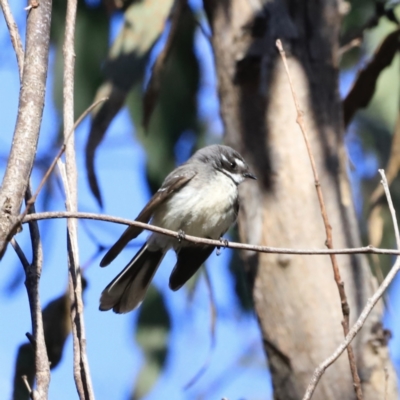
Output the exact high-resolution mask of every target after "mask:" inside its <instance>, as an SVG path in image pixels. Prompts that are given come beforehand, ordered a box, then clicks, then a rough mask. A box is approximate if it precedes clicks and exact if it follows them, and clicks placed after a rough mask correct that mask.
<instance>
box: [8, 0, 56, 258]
mask: <svg viewBox="0 0 400 400" xmlns="http://www.w3.org/2000/svg"><path fill="white" fill-rule="evenodd" d="M50 21H51V0H41V1H40V6H38V7H36V8H32V9H30V11H29V12H28V21H27V28H26V49H25V59H24V71H23V76H22V83H21V91H20V95H19V107H18V117H17V123H16V126H15V131H14V138H13V143H12V148H11V153H10V157H9V158H8V162H7V168H6V173H5V175H4V179H3V182H2V186H1V189H0V259H1V258H2V256H3V254H4V252H5V249H6V247H7V243H8V241H9V239H10V237H9V236H10V230H11V228H12V227H13V226H14V224H15V221H16V216H17V215H18V214H19V211H20V208H21V204H22V200H23V198H24V195H25V192H26V188H27V186H28V182H29V177H30V175H31V171H32V166H33V161H34V159H35V155H36V148H37V143H38V139H39V130H40V124H41V122H42V114H43V107H44V95H45V91H46V77H47V64H48V53H49V43H50Z"/></svg>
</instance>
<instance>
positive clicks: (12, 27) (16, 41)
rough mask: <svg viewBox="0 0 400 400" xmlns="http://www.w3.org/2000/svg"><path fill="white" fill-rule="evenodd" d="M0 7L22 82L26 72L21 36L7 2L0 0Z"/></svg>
mask: <svg viewBox="0 0 400 400" xmlns="http://www.w3.org/2000/svg"><path fill="white" fill-rule="evenodd" d="M0 6H1V9H2V10H3V15H4V19H5V20H6V24H7V28H8V30H9V32H10V38H11V43H12V45H13V47H14V51H15V55H16V56H17V63H18V70H19V80H20V82H22V73H23V70H24V48H23V47H22V42H21V37H20V36H19V32H18V27H17V24H16V22H15V19H14V17H13V15H12V13H11V10H10V6H9V4H8V1H7V0H0Z"/></svg>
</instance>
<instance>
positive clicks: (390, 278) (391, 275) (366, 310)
mask: <svg viewBox="0 0 400 400" xmlns="http://www.w3.org/2000/svg"><path fill="white" fill-rule="evenodd" d="M379 173H380V174H381V176H382V181H381V182H382V185H383V188H384V190H385V194H386V197H387V201H388V204H389V209H390V212H391V215H392V220H393V225H394V229H395V231H396V238H397V237H398V235H399V232H398V230H399V229H398V226H397V218H396V212H395V210H394V207H393V203H392V198H391V196H390V191H389V187H388V184H387V180H386V176H385V172H384V171H383V170H379ZM398 250H400V248H398ZM399 270H400V257H397V259H396V262H395V263H394V265H393V267H392V269H391V270H390V271H389V273H388V274H387V275H386V278H385V279H384V280H383V282H382V283H381V284H380V286H379V288H378V290H377V291H376V292H375V293H374V294H373V296H372V297H370V298H369V299H368V301H367V304H366V306H365V307H364V309H363V311H362V312H361V314H360V316H359V317H358V319H357V322H356V323H355V324H354V325H353V327H352V328H351V329H350V331H349V333H348V334H347V335H346V338H345V340H344V341H343V342H342V343H341V344H340V346H339V347H338V348H337V349H336V350H335V352H334V353H333V354H332V355H331V356H330V357H329V358H327V359H326V360H325V361H324V362H322V363H321V364H320V365H319V366H318V368H317V369H316V370H315V371H314V375H313V377H312V379H311V381H310V383H309V385H308V387H307V390H306V393H305V394H304V397H303V400H309V399H311V396H312V395H313V393H314V390H315V388H316V387H317V384H318V382H319V380H320V379H321V377H322V375H323V374H324V372H325V371H326V369H327V368H328V367H329V366H330V365H332V364H333V363H334V362H335V361H336V360H337V359H338V358H339V357H340V355H341V354H342V353H343V351H344V350H345V349H346V347H347V346H348V345H349V344H350V343H351V341H352V340H353V339H354V338H355V336H356V335H357V333H358V332H359V331H360V330H361V328H362V327H363V325H364V323H365V320H366V319H367V317H368V315H369V314H370V313H371V311H372V309H373V308H374V306H375V304H376V303H377V302H378V301H379V299H380V298H381V297H382V296H383V294H384V292H385V290H386V289H387V288H388V287H389V285H390V284H391V283H392V281H393V279H394V278H395V276H396V274H397V272H399Z"/></svg>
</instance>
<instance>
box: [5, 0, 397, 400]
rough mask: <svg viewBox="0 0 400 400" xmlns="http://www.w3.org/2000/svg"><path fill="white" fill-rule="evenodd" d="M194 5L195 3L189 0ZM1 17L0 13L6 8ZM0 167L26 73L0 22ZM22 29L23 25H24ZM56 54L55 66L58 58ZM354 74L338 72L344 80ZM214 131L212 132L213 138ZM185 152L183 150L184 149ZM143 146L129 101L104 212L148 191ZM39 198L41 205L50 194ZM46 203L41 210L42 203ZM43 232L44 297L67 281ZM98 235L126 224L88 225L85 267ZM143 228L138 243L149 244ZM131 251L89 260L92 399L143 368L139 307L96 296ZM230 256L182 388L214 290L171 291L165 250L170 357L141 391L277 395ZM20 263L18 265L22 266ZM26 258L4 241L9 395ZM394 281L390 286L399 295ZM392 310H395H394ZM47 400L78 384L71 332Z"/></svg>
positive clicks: (352, 142) (360, 159) (57, 224)
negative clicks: (119, 308) (237, 290)
mask: <svg viewBox="0 0 400 400" xmlns="http://www.w3.org/2000/svg"><path fill="white" fill-rule="evenodd" d="M192 4H193V6H194V7H195V8H197V9H199V2H198V1H193V2H192ZM11 6H12V9H13V12H14V15H15V17H16V19H17V23H18V26H19V27H20V29H24V24H25V12H24V11H23V7H24V6H25V2H24V1H22V0H15V1H12V2H11ZM0 18H1V17H0ZM0 21H1V22H0V44H1V48H2V50H3V51H2V52H1V53H0V82H1V86H0V113H1V128H0V157H1V158H0V159H1V161H2V163H0V171H1V175H2V173H3V171H4V160H5V159H6V157H7V154H8V152H9V148H10V145H11V140H12V134H13V131H14V126H15V117H16V112H17V106H18V91H19V79H18V73H17V64H16V59H15V56H14V53H13V50H12V48H11V45H10V41H9V36H8V32H7V30H6V27H5V24H4V23H3V20H2V19H0ZM120 23H121V20H120V19H118V18H116V19H115V20H114V21H113V24H112V34H111V36H114V35H115V33H116V32H117V31H118V28H119V24H120ZM21 35H22V36H24V32H23V31H21ZM196 46H197V54H198V56H199V58H200V59H201V71H202V87H201V90H200V92H199V113H200V116H201V117H202V118H203V119H204V120H205V121H206V122H207V123H208V126H209V130H210V132H211V133H212V135H213V136H214V139H215V138H218V137H220V135H221V134H222V124H221V121H220V119H219V114H218V101H217V95H216V90H215V83H216V81H215V73H214V69H213V60H212V52H211V50H210V47H209V43H208V41H207V40H206V39H205V37H204V35H203V34H202V33H201V32H200V31H199V32H198V33H197V35H196ZM53 58H54V57H53V55H51V61H50V63H51V64H52V63H53V61H54V60H53ZM51 71H52V65H51V66H50V75H49V86H48V90H47V94H46V107H45V112H44V118H43V125H42V130H41V137H40V143H39V152H38V154H39V156H41V155H46V156H48V157H53V156H55V154H56V152H57V150H56V149H53V148H51V147H50V146H49V143H51V142H52V141H51V138H52V137H54V135H55V129H57V127H58V123H59V120H58V118H59V115H58V112H57V110H56V109H55V107H54V104H53V103H52V79H53V75H52V73H51ZM350 79H351V74H350V77H349V76H347V75H346V76H343V79H342V85H343V87H346V82H348V81H349V80H350ZM88 129H89V120H86V121H84V123H83V124H82V125H81V126H80V127H79V129H78V130H77V132H76V150H77V162H78V168H79V187H78V190H79V209H80V211H91V212H98V208H97V205H96V203H95V201H94V200H93V198H92V196H91V194H90V193H89V188H88V185H87V182H86V176H85V172H84V171H85V169H84V159H83V154H84V146H85V143H86V138H87V134H88ZM348 138H349V139H348V144H349V151H350V154H351V155H352V160H353V162H356V164H357V174H354V175H353V183H354V187H355V188H356V192H355V197H356V198H357V199H359V195H357V188H359V186H358V184H357V183H359V182H360V178H361V177H364V176H366V175H368V176H369V175H370V174H371V173H374V172H373V171H374V170H375V171H376V168H377V164H376V160H374V159H373V158H371V155H369V154H368V155H366V154H365V152H364V151H363V149H362V148H361V147H360V146H361V145H360V142H359V141H358V139H357V137H354V136H348ZM214 139H213V140H214ZM186 150H187V149H186ZM186 150H185V148H184V146H182V147H179V150H178V154H177V158H178V159H180V161H183V159H184V158H185V156H187V151H186ZM145 161H146V154H145V153H144V151H143V149H142V148H141V146H140V144H139V143H138V141H137V140H136V138H135V135H134V128H133V126H132V124H131V121H130V117H129V115H128V111H127V110H126V109H123V110H122V111H121V112H120V113H119V114H118V116H117V118H116V119H115V120H114V121H113V123H112V125H111V127H110V129H109V131H108V132H107V136H106V138H105V140H104V141H103V143H102V144H101V146H100V148H99V151H98V156H97V158H96V168H97V171H98V177H99V180H100V187H101V190H102V194H103V201H104V205H105V209H104V213H105V214H110V215H117V216H121V217H126V218H134V217H135V216H136V215H137V213H138V212H139V211H140V209H141V208H142V207H143V205H144V204H145V203H146V201H147V199H148V197H149V190H148V187H147V184H146V181H145V174H144V166H145ZM38 181H39V174H38V173H37V172H35V173H34V175H33V186H34V188H35V187H37V184H38ZM63 202H64V198H63V194H62V192H61V190H55V191H54V196H53V197H52V198H51V200H50V202H49V204H48V209H49V210H62V209H63V207H64V203H63ZM38 204H39V205H40V204H43V196H42V197H41V198H40V199H39V202H38ZM39 209H40V208H39ZM40 226H41V229H42V232H43V241H44V270H43V274H42V280H41V300H42V304H43V305H46V304H47V303H48V302H49V301H51V300H53V299H54V298H55V297H57V296H60V295H61V294H62V293H63V292H64V291H65V288H66V285H67V262H66V260H67V258H66V231H65V221H61V220H57V221H45V222H41V223H40ZM88 230H89V231H90V232H91V233H92V234H94V235H95V236H96V237H97V238H98V240H99V242H100V243H102V244H104V245H106V246H108V245H111V244H112V243H113V241H114V240H115V239H116V238H117V237H118V235H119V234H120V232H121V231H122V230H123V227H121V226H116V225H115V226H114V225H112V224H107V223H100V222H92V221H90V222H85V225H84V226H83V225H82V224H81V225H80V228H79V249H80V260H81V264H82V265H86V264H87V261H88V260H90V259H91V258H92V256H93V254H94V253H95V252H96V249H97V247H96V245H95V244H94V243H93V241H92V240H91V238H90V237H89V235H88ZM144 237H145V236H141V237H140V238H139V239H138V240H137V241H138V242H142V240H143V238H144ZM17 239H18V241H19V243H20V245H21V246H22V247H23V249H24V250H25V251H26V252H27V253H28V254H29V247H30V246H29V238H28V235H27V232H26V230H25V231H24V232H22V233H21V234H19V235H18V237H17ZM134 251H135V248H134V247H132V248H130V249H129V250H126V251H124V252H123V253H122V254H121V255H120V256H119V257H118V259H117V260H116V261H115V262H114V263H113V264H112V265H111V266H110V267H108V268H104V269H101V268H99V267H98V263H99V260H100V257H98V258H97V259H95V260H93V262H92V263H90V264H89V265H88V266H87V268H86V269H85V275H86V277H87V279H88V281H89V288H88V290H87V291H86V293H85V323H86V334H87V343H88V345H87V346H88V357H89V363H90V369H91V375H92V379H93V384H94V390H95V395H96V398H97V399H99V400H102V399H110V398H112V399H117V400H118V399H126V398H128V396H129V393H130V392H131V389H132V387H133V386H134V382H135V379H136V377H137V374H138V372H139V370H140V368H141V366H142V364H143V362H144V357H143V354H142V351H141V349H140V347H139V346H138V345H137V344H136V343H135V342H134V339H133V338H134V335H133V327H134V326H135V323H136V319H137V312H133V313H130V314H127V315H116V314H114V313H112V312H107V313H102V312H100V311H98V299H99V295H100V293H101V291H102V289H103V288H104V287H105V286H106V284H107V283H108V282H109V281H110V280H111V279H112V278H113V277H114V276H115V275H116V273H117V272H118V271H119V270H120V269H121V268H122V267H123V266H124V265H125V263H126V262H127V261H129V260H130V259H131V257H132V253H133V252H134ZM230 255H231V253H230V251H229V250H224V251H223V252H222V254H221V255H220V256H217V255H216V254H213V255H212V256H211V258H210V260H209V262H208V263H207V266H208V270H209V273H210V276H211V280H212V285H213V289H214V293H215V296H216V305H217V310H218V314H219V317H218V321H217V331H216V335H217V336H216V348H215V350H214V351H213V353H212V358H211V362H210V365H209V368H208V369H207V371H206V373H205V374H204V375H203V376H202V377H201V378H200V379H199V381H198V382H197V383H196V384H195V385H194V386H193V387H192V388H191V389H189V390H187V391H184V390H183V387H184V385H185V384H186V383H187V382H188V381H190V380H191V378H193V376H194V375H195V374H196V373H197V372H198V370H199V369H200V368H201V367H202V366H203V363H204V362H205V360H206V358H207V355H208V351H209V346H210V340H211V338H210V327H209V326H210V306H209V295H208V289H207V287H206V285H205V282H204V279H203V278H201V281H200V284H199V286H198V288H197V289H196V292H195V295H194V297H193V300H192V302H191V303H188V301H187V291H186V289H185V288H183V289H182V290H180V291H178V292H176V293H173V292H171V291H170V290H169V289H168V285H167V281H168V276H169V273H170V271H171V269H172V267H173V264H174V255H173V254H169V255H168V256H167V257H166V259H165V260H164V262H163V265H162V267H161V268H160V270H159V272H158V273H157V275H156V277H155V279H154V284H155V285H156V286H157V288H158V289H159V290H160V291H161V293H162V294H163V296H164V299H165V302H166V306H167V308H168V310H169V311H170V313H171V318H172V331H171V335H170V338H169V345H170V349H169V351H170V354H169V357H168V360H167V366H166V369H165V371H164V373H163V374H162V375H161V376H160V378H159V380H158V382H157V383H156V385H155V387H154V389H153V391H152V392H151V393H150V394H149V395H148V396H147V397H146V399H148V400H151V399H159V398H164V397H165V393H166V392H167V393H169V398H173V399H176V400H180V399H182V400H183V399H193V398H202V399H217V398H222V397H227V398H229V399H230V400H232V399H240V398H248V399H253V400H257V399H264V400H265V399H269V398H271V385H270V376H269V373H268V371H267V368H266V361H265V358H264V354H263V350H262V345H261V338H260V333H259V330H258V326H257V323H256V320H255V318H254V315H251V314H250V315H243V314H241V313H240V312H239V308H238V304H237V301H236V298H235V295H234V293H233V289H232V288H233V282H232V278H231V276H230V274H229V273H228V271H227V264H228V261H229V257H230ZM18 271H19V272H18ZM21 271H22V267H21V265H20V263H19V261H18V259H17V257H16V255H15V254H14V252H13V250H12V249H11V248H9V250H8V251H7V254H6V256H5V257H4V259H3V260H2V262H1V268H0V318H1V321H2V322H1V325H0V338H1V340H0V369H1V371H2V374H0V398H2V399H7V398H10V396H11V391H12V387H11V385H12V379H13V372H14V371H13V369H14V360H15V356H16V351H17V349H18V346H19V345H20V344H21V343H22V342H25V341H26V338H25V332H30V331H31V327H30V315H29V307H28V302H27V296H26V292H25V288H24V286H23V284H22V281H21V282H20V285H19V287H18V288H17V289H16V290H14V291H12V292H11V291H10V290H8V287H9V285H10V282H12V281H13V279H14V278H15V276H16V274H17V273H19V274H21ZM398 282H399V281H398V280H396V282H395V284H394V285H393V288H392V293H400V290H398V288H397V286H398V285H399V283H398ZM399 302H400V297H399V296H392V297H391V299H390V303H391V305H392V308H393V309H394V310H397V309H399V308H400V304H399V305H398V303H399ZM392 314H393V313H392ZM385 325H386V326H388V327H390V328H391V329H392V331H393V332H394V337H393V339H392V340H391V342H390V346H391V350H392V354H393V355H394V359H395V360H396V363H397V364H398V363H399V359H400V355H399V349H400V343H399V339H398V334H397V332H398V331H399V329H398V326H399V324H398V321H397V320H396V318H395V316H394V315H387V316H386V317H385ZM50 398H52V399H53V398H56V399H60V400H63V399H68V400H70V399H75V398H77V394H76V389H75V385H74V381H73V374H72V341H71V339H69V340H68V343H67V346H66V349H65V353H64V357H63V361H62V362H61V363H60V365H59V366H58V367H57V368H56V369H55V370H54V371H52V378H51V385H50Z"/></svg>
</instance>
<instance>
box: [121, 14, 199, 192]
mask: <svg viewBox="0 0 400 400" xmlns="http://www.w3.org/2000/svg"><path fill="white" fill-rule="evenodd" d="M195 29H196V20H195V17H194V15H193V12H192V11H191V9H190V8H189V7H185V9H184V11H183V13H182V17H181V20H180V23H179V24H178V26H177V33H176V40H175V42H174V43H173V44H172V48H171V50H170V55H169V58H168V60H167V61H166V63H165V68H164V71H163V72H162V76H161V90H160V93H159V95H158V103H157V105H156V107H155V109H154V112H153V115H152V117H151V120H150V123H149V127H148V131H147V132H146V131H145V130H144V128H143V126H142V116H143V104H142V90H141V87H142V83H141V84H138V85H136V87H135V89H134V90H133V91H132V92H131V93H130V95H129V97H128V99H127V105H128V108H129V111H130V112H131V115H132V119H133V121H134V124H135V130H136V134H137V137H138V138H139V139H140V141H141V142H142V143H143V146H144V147H145V149H146V152H147V178H148V181H149V184H150V188H151V190H152V192H155V191H156V190H158V188H159V187H160V185H161V183H162V182H163V180H164V178H165V176H166V175H167V173H168V172H169V171H171V170H172V169H173V168H174V167H175V166H176V162H175V153H174V149H175V145H176V143H177V142H178V140H179V138H180V137H181V135H182V134H184V133H185V132H186V131H192V132H194V133H195V134H196V137H197V138H199V137H201V135H202V134H204V132H203V131H202V130H201V125H200V123H199V121H198V117H197V91H198V89H199V81H200V72H199V65H198V60H197V57H196V56H195V54H194V34H195ZM197 140H198V139H197Z"/></svg>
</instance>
